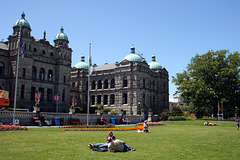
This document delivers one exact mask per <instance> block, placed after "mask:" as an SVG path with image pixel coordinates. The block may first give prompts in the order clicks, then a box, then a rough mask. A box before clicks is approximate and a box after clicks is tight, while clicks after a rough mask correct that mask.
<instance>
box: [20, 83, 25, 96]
mask: <svg viewBox="0 0 240 160" xmlns="http://www.w3.org/2000/svg"><path fill="white" fill-rule="evenodd" d="M24 90H25V86H24V84H22V85H21V98H24Z"/></svg>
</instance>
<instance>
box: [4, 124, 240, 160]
mask: <svg viewBox="0 0 240 160" xmlns="http://www.w3.org/2000/svg"><path fill="white" fill-rule="evenodd" d="M164 123H165V124H167V125H166V126H154V127H150V128H149V131H150V132H151V133H149V134H143V133H136V131H114V132H113V133H114V135H115V136H116V138H117V139H121V140H124V141H125V142H127V144H128V145H129V146H131V147H134V148H136V151H129V152H116V153H110V152H96V151H92V150H90V149H89V148H88V147H87V145H88V144H89V143H94V144H95V143H100V142H105V141H106V136H107V131H92V132H90V131H66V132H63V131H61V128H58V127H50V128H40V127H39V128H29V131H2V132H0V141H1V142H0V159H1V160H8V159H9V160H10V159H11V160H13V159H14V160H15V159H16V160H22V159H31V160H32V159H38V160H41V159H48V160H51V159H71V160H74V159H99V160H100V159H163V160H165V159H171V160H175V159H184V160H186V159H191V160H193V159H194V160H196V159H200V160H203V159H209V160H214V159H216V160H219V159H226V160H235V159H236V160H238V159H239V157H240V150H239V149H240V147H239V146H240V131H237V130H236V124H235V123H234V122H218V121H216V122H214V123H216V124H217V126H202V124H203V123H204V121H175V122H168V121H167V122H164Z"/></svg>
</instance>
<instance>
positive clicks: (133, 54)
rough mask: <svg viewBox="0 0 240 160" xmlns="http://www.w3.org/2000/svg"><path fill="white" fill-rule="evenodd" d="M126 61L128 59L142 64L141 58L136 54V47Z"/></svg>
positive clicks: (132, 48)
mask: <svg viewBox="0 0 240 160" xmlns="http://www.w3.org/2000/svg"><path fill="white" fill-rule="evenodd" d="M124 59H126V60H128V61H137V62H141V61H142V60H143V59H142V57H141V56H139V55H137V54H135V47H134V46H132V47H131V53H130V54H129V55H127V56H126V57H125V58H124Z"/></svg>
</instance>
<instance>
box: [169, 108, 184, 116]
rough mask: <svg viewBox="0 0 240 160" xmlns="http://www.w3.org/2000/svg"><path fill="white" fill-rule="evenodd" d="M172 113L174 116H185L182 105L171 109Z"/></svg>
mask: <svg viewBox="0 0 240 160" xmlns="http://www.w3.org/2000/svg"><path fill="white" fill-rule="evenodd" d="M171 115H172V116H183V111H182V110H181V108H180V107H173V108H172V109H171Z"/></svg>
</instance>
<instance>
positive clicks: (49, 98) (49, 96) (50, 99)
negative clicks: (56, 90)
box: [47, 89, 52, 101]
mask: <svg viewBox="0 0 240 160" xmlns="http://www.w3.org/2000/svg"><path fill="white" fill-rule="evenodd" d="M47 100H48V101H52V89H48V90H47Z"/></svg>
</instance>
